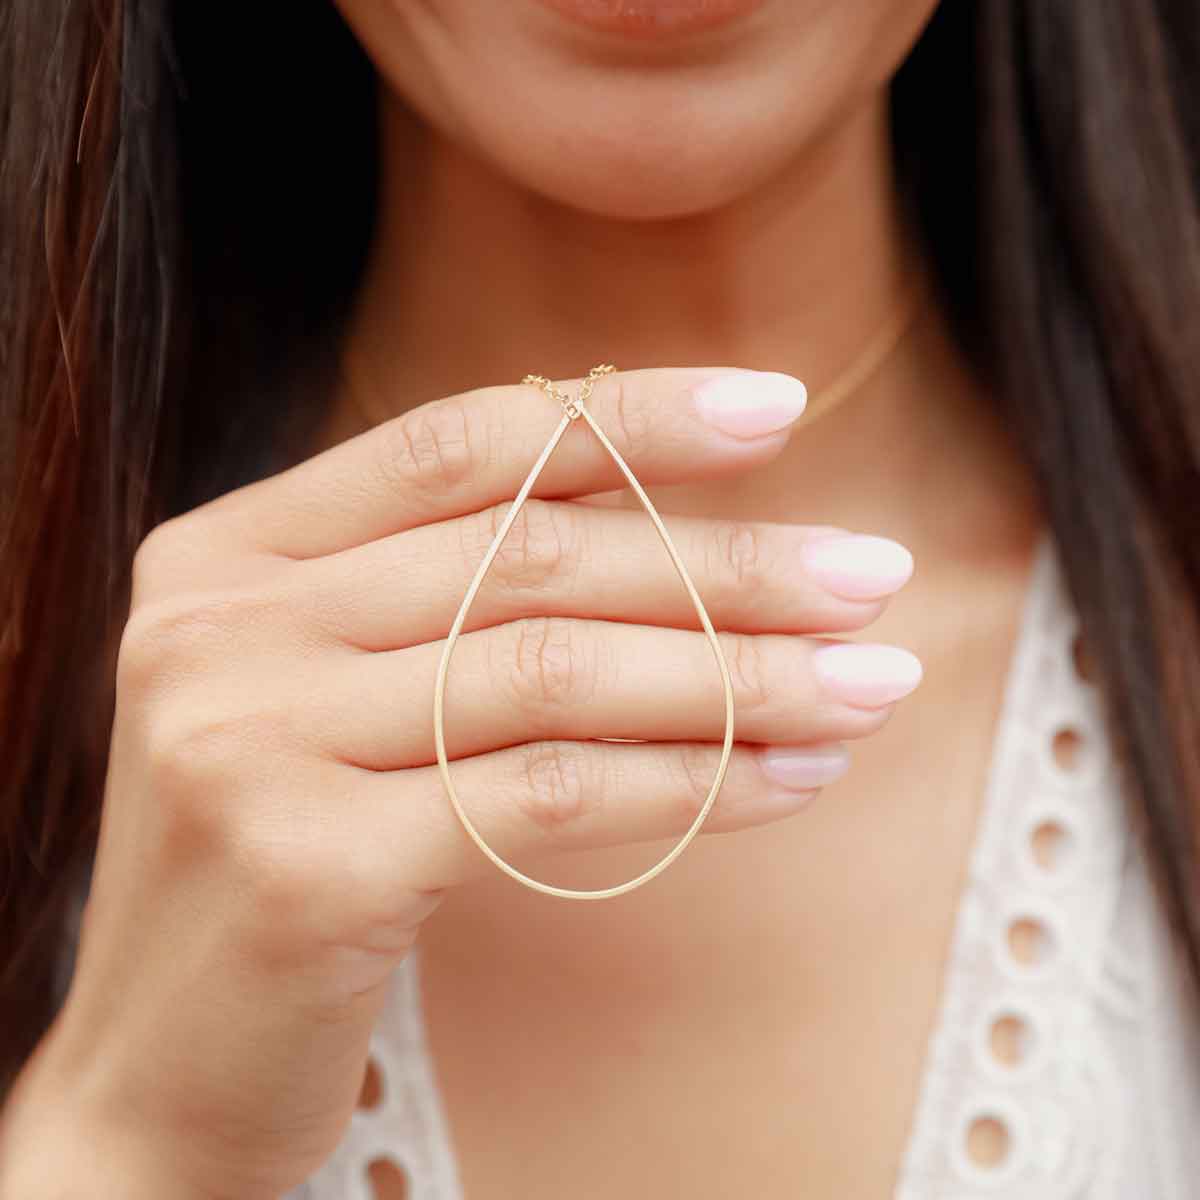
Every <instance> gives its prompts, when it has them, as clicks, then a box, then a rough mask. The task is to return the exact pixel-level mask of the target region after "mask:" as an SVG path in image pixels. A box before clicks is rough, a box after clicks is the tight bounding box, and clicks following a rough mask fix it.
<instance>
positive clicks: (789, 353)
mask: <svg viewBox="0 0 1200 1200" xmlns="http://www.w3.org/2000/svg"><path fill="white" fill-rule="evenodd" d="M382 127H383V178H382V188H381V197H380V219H379V220H380V223H379V228H378V230H377V235H376V242H375V245H374V248H373V252H372V255H371V259H370V263H369V265H368V270H367V274H366V278H365V281H364V286H363V288H362V292H361V295H360V300H359V304H358V307H357V309H356V313H355V317H354V320H353V322H352V328H351V331H350V338H349V345H350V351H351V354H352V355H353V356H354V358H355V361H356V363H357V364H358V365H359V367H360V375H359V379H360V382H366V383H367V384H368V385H369V388H368V390H369V397H368V400H369V403H370V405H371V410H372V415H373V416H374V417H376V418H382V417H384V416H387V415H391V414H392V413H395V412H400V411H402V410H404V409H405V408H408V407H412V406H413V405H415V404H418V403H421V402H423V401H425V400H428V399H432V398H434V397H437V396H443V395H449V394H453V393H455V392H459V391H464V390H466V389H468V388H470V387H474V386H479V385H482V384H491V383H500V382H505V381H511V382H516V381H518V380H519V379H520V378H521V377H522V376H523V375H525V374H526V373H527V372H536V373H539V374H544V375H548V376H550V377H551V378H561V377H566V376H576V375H581V374H584V373H586V371H587V369H588V368H589V367H590V366H591V365H593V364H594V363H595V362H599V361H602V360H603V361H607V362H615V363H616V364H617V366H618V368H632V367H644V366H689V365H706V366H712V365H724V366H739V367H757V368H761V369H770V370H776V371H786V372H789V373H791V374H794V375H796V376H798V377H799V378H801V379H803V380H804V381H805V383H806V384H807V385H808V388H809V392H810V396H812V398H813V400H812V403H811V404H810V411H809V413H807V414H806V415H805V417H803V418H802V419H801V421H800V422H799V423H798V425H797V429H796V433H795V435H794V436H793V438H792V440H791V443H790V446H789V448H788V450H787V451H786V452H785V454H784V455H783V457H782V458H781V459H780V460H779V461H778V462H777V463H776V464H774V465H773V466H772V467H771V468H769V469H768V470H766V471H763V472H760V473H758V474H757V475H756V476H755V477H754V478H753V479H749V480H741V481H737V482H736V483H733V484H728V483H724V484H721V485H719V487H705V488H700V489H695V488H694V489H672V495H671V496H670V497H669V498H668V499H667V501H666V502H667V504H668V507H671V508H674V509H676V510H682V509H697V510H699V511H706V512H709V513H712V514H716V513H718V512H724V513H728V514H729V515H747V516H757V517H760V518H766V519H780V520H784V519H789V520H801V521H804V522H805V523H812V524H833V525H841V526H845V527H848V528H861V529H865V530H869V531H872V532H879V533H888V534H890V535H891V536H897V537H903V538H907V539H908V543H909V545H910V546H913V548H914V551H915V550H916V549H917V546H916V545H914V543H916V544H924V545H929V544H930V538H931V537H933V536H934V535H935V533H940V534H941V535H942V536H943V537H949V538H950V540H951V541H953V542H955V543H956V546H957V547H959V548H961V547H965V546H968V545H970V546H978V545H979V543H980V536H981V530H980V528H979V524H978V523H979V521H980V520H984V521H986V522H989V523H990V524H993V525H994V524H995V523H996V522H997V521H1000V522H1001V523H1003V522H1004V520H1005V515H1004V514H1005V512H1007V513H1008V514H1009V515H1010V516H1011V514H1012V513H1013V512H1014V511H1020V512H1021V515H1022V518H1023V519H1024V521H1025V523H1026V524H1027V523H1028V519H1029V506H1030V503H1031V502H1030V499H1029V497H1028V495H1027V490H1026V489H1027V485H1026V484H1025V481H1024V479H1023V476H1022V472H1021V470H1020V468H1019V466H1018V465H1017V463H1016V461H1015V457H1014V455H1013V453H1012V447H1011V446H1010V445H1009V444H1008V440H1007V438H1006V437H1005V434H1004V431H1003V430H1002V429H1000V428H999V426H998V423H997V421H996V419H995V416H994V414H993V413H992V411H991V408H990V406H989V405H988V404H987V403H986V399H985V397H983V396H982V395H981V392H980V389H979V388H978V386H977V385H976V384H975V383H974V381H973V380H972V379H971V378H970V375H969V373H968V372H967V371H966V369H965V367H964V365H963V364H962V362H961V361H960V359H959V358H958V356H957V354H956V352H955V350H954V347H953V345H952V343H951V341H950V338H949V336H948V334H947V331H946V329H945V327H944V323H943V321H942V320H941V318H940V315H939V314H938V313H937V312H936V311H935V310H934V309H933V308H932V307H931V306H930V304H929V303H928V302H926V303H925V304H924V305H923V307H922V309H921V311H920V313H919V314H918V317H917V319H916V321H915V322H914V323H913V325H912V326H911V327H910V328H909V330H908V332H907V334H906V335H905V336H904V338H903V339H902V341H901V342H900V343H899V345H898V346H897V347H896V349H895V350H894V351H892V352H891V353H890V354H889V355H888V357H887V359H886V361H884V362H883V363H882V364H881V365H880V367H879V369H878V370H876V371H875V372H874V373H873V375H872V376H871V377H870V378H869V379H867V380H866V381H865V382H864V383H863V385H862V386H861V387H859V388H857V389H856V390H855V391H854V392H853V394H851V395H850V396H848V397H846V398H845V399H844V400H842V401H840V402H839V403H837V404H836V406H833V407H830V408H828V409H825V408H824V407H823V406H822V404H821V392H822V389H823V387H824V386H825V385H826V384H829V383H831V382H833V381H834V380H835V379H837V378H838V377H839V376H841V375H842V373H843V372H844V371H845V369H846V368H847V367H848V366H850V365H851V364H852V363H853V362H854V360H855V358H856V356H857V355H859V354H860V352H861V351H862V350H863V349H864V347H866V346H867V345H868V344H869V342H870V341H871V339H872V337H873V336H874V335H875V334H876V333H877V331H878V330H879V329H880V328H881V327H882V326H884V325H885V324H886V323H887V322H888V321H889V319H891V318H892V317H893V315H894V314H895V311H896V307H897V305H898V304H900V303H902V302H903V298H904V296H905V293H906V290H907V289H908V288H909V287H910V286H912V284H913V282H914V279H916V278H918V277H919V274H920V272H921V271H922V269H923V268H922V266H921V263H920V259H919V255H918V254H917V252H916V251H915V249H914V246H913V244H912V241H911V239H910V238H909V237H908V235H907V233H906V230H905V228H904V225H903V223H902V219H901V214H900V212H899V210H898V206H897V203H896V191H895V187H894V181H893V178H892V174H891V151H890V145H889V138H888V126H887V110H886V102H885V97H884V95H883V94H882V93H881V94H879V95H878V96H877V97H875V98H874V99H873V100H872V101H871V102H870V103H865V104H864V105H863V106H862V107H861V108H859V109H858V110H857V111H855V112H853V113H852V114H850V115H849V116H848V117H846V118H845V119H843V120H842V121H841V123H840V124H838V125H837V126H835V127H832V128H830V129H828V130H827V131H826V132H825V133H824V134H823V135H822V136H821V137H820V138H819V139H818V140H816V141H815V142H813V143H811V144H809V145H806V146H805V147H804V148H803V151H802V152H801V153H799V154H798V155H797V156H796V158H795V159H794V161H792V162H791V164H790V165H789V167H788V168H787V170H786V171H784V172H782V173H781V174H780V175H778V176H777V177H775V178H772V179H768V180H764V181H761V182H760V183H759V184H758V185H757V186H756V187H754V188H752V189H749V190H747V191H746V192H744V193H743V195H742V196H741V198H740V199H739V200H738V201H737V202H736V203H733V204H730V205H728V206H726V207H725V208H722V209H719V210H716V211H709V212H705V213H703V214H700V215H696V216H686V217H679V218H673V219H666V220H654V221H626V220H617V219H613V218H611V217H607V216H603V215H598V214H593V213H589V212H585V211H581V210H579V209H574V208H572V209H568V208H565V207H563V206H561V205H558V204H556V203H555V202H553V201H551V200H548V199H545V198H544V197H541V196H539V195H535V194H532V193H530V192H529V191H527V190H525V189H523V188H522V187H521V186H520V185H519V184H518V183H516V182H515V181H513V180H512V179H510V178H508V177H506V176H503V175H500V174H498V173H497V172H495V171H494V170H493V169H492V168H491V167H490V166H489V164H488V163H487V162H485V161H482V160H480V159H478V158H475V157H472V156H471V155H469V154H468V153H466V152H464V150H463V149H461V148H460V147H458V146H456V145H454V144H453V143H451V142H449V141H447V140H446V139H444V138H443V137H441V136H439V135H438V134H437V133H436V132H435V131H433V130H432V129H431V128H430V127H429V126H428V125H426V124H424V123H423V122H421V121H419V120H418V119H417V118H416V117H414V116H413V114H412V113H411V112H410V110H408V109H407V108H406V107H405V106H404V104H403V103H402V102H400V101H399V100H397V99H396V98H394V97H391V98H388V99H385V101H384V105H383V112H382ZM363 423H364V422H363V420H362V419H361V416H355V415H354V410H353V406H352V405H351V404H350V403H349V401H348V399H347V397H344V396H343V397H342V398H340V399H339V402H338V404H337V406H336V407H335V410H334V414H333V425H332V429H333V434H332V436H333V437H335V438H336V437H337V436H345V435H348V434H350V433H354V432H356V431H357V430H358V429H361V428H362V426H363ZM800 480H802V481H803V483H802V484H798V483H797V481H800ZM946 489H953V490H950V491H947V490H946ZM947 494H952V495H955V496H956V501H957V500H961V502H962V503H961V505H959V504H957V503H956V512H957V514H958V519H957V521H956V522H948V521H947V519H946V513H945V507H946V506H945V505H944V503H939V501H938V497H944V496H945V495H947ZM997 494H999V495H1002V496H1005V497H1006V503H1005V505H1000V506H998V505H997V504H996V497H997ZM1010 524H1011V522H1010ZM972 526H973V528H972ZM1000 532H1001V531H1000V530H999V529H997V533H1000ZM1009 532H1012V530H1011V529H1010V530H1009ZM984 537H986V532H985V533H984ZM954 548H955V547H951V546H949V545H946V546H942V547H940V549H946V550H950V549H954Z"/></svg>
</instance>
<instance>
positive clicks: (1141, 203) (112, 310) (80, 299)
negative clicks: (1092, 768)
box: [0, 0, 1200, 1083]
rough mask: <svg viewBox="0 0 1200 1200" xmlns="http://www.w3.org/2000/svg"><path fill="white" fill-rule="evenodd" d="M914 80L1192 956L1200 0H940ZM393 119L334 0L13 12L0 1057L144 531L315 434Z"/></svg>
mask: <svg viewBox="0 0 1200 1200" xmlns="http://www.w3.org/2000/svg"><path fill="white" fill-rule="evenodd" d="M893 100H894V104H893V129H894V142H895V150H896V156H897V163H898V167H899V173H900V180H901V186H902V189H903V196H904V199H905V201H906V203H907V204H908V206H909V211H910V213H911V217H912V220H913V222H914V225H915V226H916V227H917V228H918V229H919V230H920V232H921V234H922V236H923V240H924V243H925V245H926V247H927V249H928V253H929V256H930V259H931V262H932V264H933V266H934V269H935V273H936V278H937V283H938V286H939V288H940V292H941V299H942V301H943V303H944V304H945V306H946V308H947V311H948V312H949V314H950V316H951V319H952V321H953V323H954V327H955V329H956V332H957V335H958V337H959V338H960V339H961V342H962V344H963V346H964V347H965V348H966V350H967V351H968V352H969V353H970V355H971V356H972V359H973V361H974V362H975V364H976V365H977V368H978V370H979V372H980V375H981V377H982V378H983V379H985V380H986V381H987V382H988V384H989V386H990V390H991V392H992V393H993V394H994V395H995V396H996V399H997V403H999V404H1001V405H1002V406H1003V410H1004V413H1005V415H1006V418H1007V419H1008V421H1009V422H1010V423H1011V424H1012V426H1013V428H1014V429H1015V430H1016V431H1017V433H1018V435H1019V438H1020V441H1021V444H1022V445H1023V447H1024V449H1025V452H1026V454H1027V456H1028V459H1029V462H1030V464H1031V466H1032V467H1033V469H1034V471H1035V474H1036V477H1037V479H1038V481H1039V485H1040V488H1041V491H1042V494H1043V497H1044V501H1045V505H1046V509H1047V511H1048V513H1049V515H1050V519H1051V521H1052V525H1053V528H1054V532H1055V535H1056V537H1057V541H1058V544H1059V547H1060V553H1061V556H1062V560H1063V562H1064V565H1065V568H1066V572H1067V577H1068V583H1069V587H1070V590H1071V593H1072V598H1073V601H1074V603H1075V605H1076V606H1077V609H1078V611H1079V614H1080V619H1081V622H1082V627H1083V629H1084V631H1085V634H1086V637H1087V639H1088V642H1089V644H1090V647H1091V651H1092V658H1093V659H1094V662H1095V670H1096V673H1097V677H1098V680H1099V682H1100V683H1101V685H1102V687H1103V690H1104V694H1105V696H1106V698H1107V702H1108V709H1109V715H1110V723H1111V729H1112V734H1113V738H1114V743H1115V745H1116V747H1117V749H1118V754H1119V757H1120V760H1121V762H1122V764H1123V767H1124V776H1125V780H1126V783H1127V790H1128V795H1129V798H1130V802H1131V816H1132V817H1133V818H1134V819H1135V821H1136V823H1137V826H1138V828H1139V829H1140V830H1141V832H1142V833H1143V834H1144V836H1145V838H1146V840H1147V843H1148V846H1149V848H1150V851H1151V853H1152V858H1153V861H1154V863H1155V865H1156V868H1157V872H1158V876H1159V880H1160V883H1161V885H1162V886H1161V892H1162V896H1163V902H1164V905H1165V907H1166V911H1167V913H1168V915H1169V918H1170V921H1171V923H1172V925H1173V927H1174V929H1175V930H1176V932H1177V935H1178V944H1179V946H1180V947H1181V949H1182V950H1183V951H1184V952H1185V953H1186V956H1187V958H1188V960H1189V963H1190V967H1191V970H1192V971H1193V973H1194V974H1195V975H1196V976H1197V977H1198V978H1200V907H1198V905H1197V900H1196V893H1197V872H1196V827H1197V813H1198V812H1200V620H1198V610H1200V478H1198V474H1200V401H1198V398H1197V382H1196V381H1197V380H1200V319H1198V318H1200V21H1198V20H1197V17H1196V15H1195V10H1194V0H977V2H976V3H973V4H958V3H951V2H947V3H945V4H943V5H942V6H941V7H940V8H939V10H938V11H937V12H936V14H935V15H934V17H933V19H932V21H931V22H930V24H929V26H928V28H927V29H926V30H925V32H924V34H923V35H922V37H921V40H920V41H919V43H918V45H917V46H916V48H915V49H914V51H913V53H912V54H911V56H910V57H909V59H908V60H907V61H906V62H905V64H904V65H903V66H902V68H901V69H900V72H899V74H898V76H897V78H896V80H895V82H894V86H893ZM374 117H375V80H374V76H373V73H372V70H371V68H370V65H369V64H368V62H367V61H366V59H365V57H364V56H363V54H362V52H361V50H360V49H359V47H358V46H357V44H356V43H355V41H354V39H353V38H352V37H351V36H350V35H349V33H348V32H347V31H346V29H345V28H344V27H343V26H342V24H341V23H340V21H339V20H338V18H337V16H336V14H335V12H334V10H333V7H332V5H331V4H330V3H329V2H328V0H290V2H288V3H286V4H285V3H274V4H272V3H266V2H264V3H260V4H254V5H244V4H243V5H237V6H234V5H233V4H231V3H229V2H228V0H225V2H221V0H208V2H206V3H204V4H189V3H184V2H182V0H181V2H176V3H172V2H171V0H141V2H138V0H125V2H124V3H121V2H120V0H6V2H5V3H4V4H3V6H0V281H2V284H0V287H2V291H0V497H2V503H3V507H2V509H0V746H2V749H0V754H2V759H0V764H2V765H0V871H2V874H0V1009H2V1011H3V1012H4V1014H5V1018H6V1020H5V1023H4V1032H3V1034H2V1035H0V1083H2V1082H3V1081H4V1080H7V1079H8V1078H9V1077H10V1076H11V1073H12V1072H13V1070H14V1069H15V1068H16V1067H17V1066H18V1065H19V1064H20V1062H21V1061H22V1060H23V1058H24V1057H25V1056H26V1055H27V1054H28V1052H29V1051H30V1049H31V1047H32V1046H33V1044H34V1043H35V1041H36V1039H37V1038H38V1037H39V1036H40V1034H41V1032H42V1031H43V1030H44V1028H45V1026H46V1023H47V1021H48V1020H49V1018H50V1015H51V1013H52V1008H53V1002H54V981H55V967H56V956H57V955H58V953H59V947H60V945H61V943H62V941H63V940H64V939H63V937H62V922H63V919H64V912H65V906H66V903H67V899H68V896H69V895H70V892H71V889H72V888H73V887H74V886H75V885H76V884H77V883H78V882H79V881H80V879H81V877H82V873H83V872H85V871H86V868H87V864H88V860H89V856H90V854H91V852H92V848H93V842H94V835H95V828H96V822H97V814H98V808H99V803H100V798H101V793H102V783H103V773H104V766H105V755H106V750H107V740H108V732H109V723H110V719H111V705H112V683H113V680H112V650H113V645H114V639H115V635H116V634H118V633H119V629H120V624H121V622H122V620H123V618H124V614H125V609H126V604H127V588H128V572H129V566H130V562H131V559H132V555H133V550H134V548H135V547H136V545H137V543H138V542H139V541H140V539H141V537H142V536H143V535H144V533H145V532H146V531H147V530H148V528H149V527H150V526H151V525H153V524H154V523H156V522H157V521H159V520H162V519H163V518H165V517H167V516H169V515H171V514H173V513H175V512H179V511H181V510H183V509H186V508H188V507H191V506H193V505H194V504H196V503H199V502H201V501H203V500H205V499H207V498H209V497H211V496H213V495H216V494H218V493H219V492H221V491H223V490H226V489H228V488H229V487H233V486H236V485H238V484H240V483H243V482H246V481H248V480H249V479H251V478H254V477H256V476H258V475H261V474H263V473H266V472H268V471H270V470H273V469H276V468H277V467H278V466H280V465H282V464H283V463H285V462H286V461H288V460H289V456H290V454H291V452H292V451H291V447H293V446H297V445H300V444H302V442H303V438H304V436H305V435H306V432H307V431H308V430H310V429H311V427H312V422H313V421H315V419H316V417H317V415H318V414H319V412H320V408H321V405H322V403H323V400H324V398H325V396H326V395H327V394H328V392H327V384H328V382H329V379H330V374H329V372H330V371H331V369H332V363H333V356H334V355H335V353H336V349H337V344H338V339H339V335H340V330H341V329H342V327H343V320H344V317H345V314H346V311H347V308H348V305H349V303H350V301H351V298H352V296H353V294H354V290H355V287H356V284H357V281H358V278H359V274H360V271H361V267H362V264H363V261H364V258H365V254H366V249H367V245H368V243H369V239H370V234H371V228H372V219H373V212H374V202H375V184H376V178H375V172H376V145H375V127H374Z"/></svg>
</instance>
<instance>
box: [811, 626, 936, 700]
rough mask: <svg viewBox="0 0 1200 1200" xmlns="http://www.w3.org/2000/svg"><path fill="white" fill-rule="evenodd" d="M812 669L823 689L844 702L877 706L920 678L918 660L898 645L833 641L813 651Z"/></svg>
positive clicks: (905, 691)
mask: <svg viewBox="0 0 1200 1200" xmlns="http://www.w3.org/2000/svg"><path fill="white" fill-rule="evenodd" d="M812 662H813V670H814V671H815V672H816V674H817V678H818V679H819V680H820V681H821V683H822V684H823V685H824V687H825V690H826V692H828V693H829V695H830V696H832V697H833V698H834V699H835V700H840V701H841V702H842V703H843V704H853V705H857V706H858V707H860V708H879V707H881V706H882V705H884V704H891V703H892V702H893V701H894V700H899V699H900V698H901V697H902V696H907V695H908V693H909V692H911V691H912V690H913V688H915V687H916V686H917V684H918V683H920V682H921V675H922V673H923V672H922V668H921V660H920V659H919V658H917V656H916V655H915V654H910V653H909V652H908V651H907V650H902V649H901V648H900V647H899V646H885V645H882V644H880V643H876V642H836V643H834V644H832V645H829V646H821V647H819V648H818V649H817V650H814V651H813V656H812Z"/></svg>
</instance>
